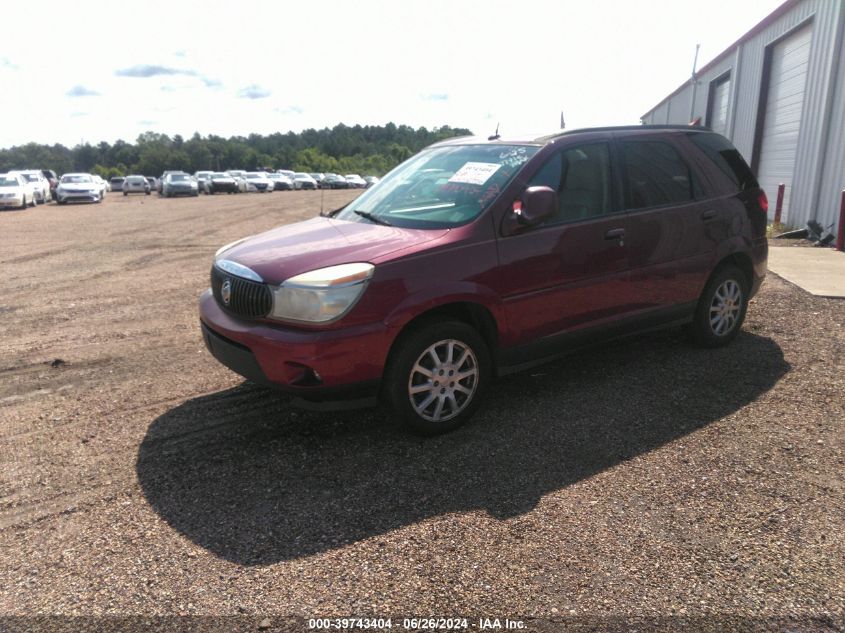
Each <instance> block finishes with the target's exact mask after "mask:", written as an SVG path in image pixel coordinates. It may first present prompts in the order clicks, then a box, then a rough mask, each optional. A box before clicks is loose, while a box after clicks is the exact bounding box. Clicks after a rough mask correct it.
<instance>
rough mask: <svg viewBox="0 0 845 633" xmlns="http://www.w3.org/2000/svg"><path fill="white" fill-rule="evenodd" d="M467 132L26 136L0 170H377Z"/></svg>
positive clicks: (4, 156) (402, 128) (392, 129)
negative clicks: (78, 140) (47, 139)
mask: <svg viewBox="0 0 845 633" xmlns="http://www.w3.org/2000/svg"><path fill="white" fill-rule="evenodd" d="M467 134H471V132H470V131H469V130H467V129H463V128H453V127H450V126H448V125H446V126H443V127H439V128H433V129H431V130H428V129H426V128H424V127H420V128H416V129H414V128H412V127H410V126H407V125H395V124H394V123H388V124H387V125H383V126H380V125H377V126H373V125H365V126H361V125H354V126H348V125H344V124H342V123H340V124H338V125H336V126H334V127H333V128H331V129H329V128H323V129H322V130H315V129H308V130H304V131H302V132H299V133H294V132H288V133H286V134H282V133H280V132H277V133H275V134H270V135H268V136H263V135H260V134H250V135H249V136H247V137H243V136H232V137H230V138H223V137H221V136H215V135H213V134H212V135H209V136H201V135H200V134H199V133H195V134H194V135H193V136H192V137H191V138H189V139H187V140H186V139H184V138H182V137H181V136H180V135H178V134H177V135H175V136H173V137H170V136H168V135H166V134H158V133H156V132H144V133H143V134H141V135H140V136H138V138H137V140H136V141H135V143H127V142H126V141H123V140H118V141H115V143H114V144H109V143H107V142H105V141H104V142H101V143H98V144H97V145H91V144H89V143H84V144H80V145H76V146H75V147H73V148H67V147H65V146H64V145H59V144H55V145H41V144H38V143H28V144H26V145H20V146H16V147H11V148H8V149H2V150H0V172H6V171H9V170H11V169H52V170H54V171H55V172H56V173H57V174H60V175H61V174H64V173H68V172H90V173H95V174H99V175H101V176H103V177H104V178H111V177H112V176H125V175H127V174H130V173H133V174H143V175H145V176H158V175H160V174H161V173H162V172H164V171H165V170H168V169H178V170H182V171H186V172H188V173H193V172H195V171H199V170H214V171H225V170H227V169H246V170H256V169H265V168H268V169H292V170H294V171H304V172H323V173H328V172H331V173H340V174H348V173H357V174H362V175H374V176H382V175H384V174H385V173H386V172H388V171H390V170H391V169H392V168H393V167H395V166H396V165H398V164H399V163H400V162H402V161H403V160H405V159H406V158H409V157H410V156H412V155H413V154H415V153H416V152H418V151H419V150H420V149H422V148H423V147H425V146H427V145H430V144H431V143H435V142H437V141H440V140H443V139H445V138H450V137H453V136H463V135H467Z"/></svg>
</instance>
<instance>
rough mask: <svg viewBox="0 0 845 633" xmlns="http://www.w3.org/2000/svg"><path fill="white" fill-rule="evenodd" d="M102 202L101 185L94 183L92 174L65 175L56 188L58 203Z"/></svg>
mask: <svg viewBox="0 0 845 633" xmlns="http://www.w3.org/2000/svg"><path fill="white" fill-rule="evenodd" d="M79 201H85V202H102V201H103V198H102V196H101V195H100V185H98V184H97V183H96V182H94V177H93V176H92V175H91V174H82V173H79V174H65V175H64V176H62V178H61V180H59V186H58V187H56V202H58V203H59V204H65V203H67V202H79Z"/></svg>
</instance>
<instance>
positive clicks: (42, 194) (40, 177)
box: [9, 169, 50, 204]
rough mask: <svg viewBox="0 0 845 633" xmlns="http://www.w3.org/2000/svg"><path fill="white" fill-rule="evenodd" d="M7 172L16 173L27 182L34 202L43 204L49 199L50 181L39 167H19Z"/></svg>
mask: <svg viewBox="0 0 845 633" xmlns="http://www.w3.org/2000/svg"><path fill="white" fill-rule="evenodd" d="M9 173H15V174H18V175H19V176H21V177H22V178H23V179H24V181H26V182H27V184H28V185H29V186H30V188H31V190H32V196H33V197H34V199H35V203H36V204H45V203H47V202H49V201H50V181H49V180H47V179H46V178H45V177H44V174H43V173H41V170H40V169H19V170H16V171H14V172H9Z"/></svg>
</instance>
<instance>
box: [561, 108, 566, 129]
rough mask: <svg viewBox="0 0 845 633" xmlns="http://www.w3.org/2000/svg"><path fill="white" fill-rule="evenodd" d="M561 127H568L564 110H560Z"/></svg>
mask: <svg viewBox="0 0 845 633" xmlns="http://www.w3.org/2000/svg"><path fill="white" fill-rule="evenodd" d="M560 129H561V130H565V129H566V121H564V120H563V110H561V111H560Z"/></svg>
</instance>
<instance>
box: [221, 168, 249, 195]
mask: <svg viewBox="0 0 845 633" xmlns="http://www.w3.org/2000/svg"><path fill="white" fill-rule="evenodd" d="M226 173H227V174H229V175H230V176H231V177H232V178H234V179H235V183H236V184H237V185H238V191H240V192H242V193H243V192H246V191H247V184H246V172H245V171H244V170H243V169H229V170H227V171H226Z"/></svg>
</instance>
